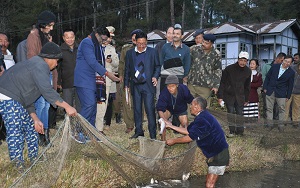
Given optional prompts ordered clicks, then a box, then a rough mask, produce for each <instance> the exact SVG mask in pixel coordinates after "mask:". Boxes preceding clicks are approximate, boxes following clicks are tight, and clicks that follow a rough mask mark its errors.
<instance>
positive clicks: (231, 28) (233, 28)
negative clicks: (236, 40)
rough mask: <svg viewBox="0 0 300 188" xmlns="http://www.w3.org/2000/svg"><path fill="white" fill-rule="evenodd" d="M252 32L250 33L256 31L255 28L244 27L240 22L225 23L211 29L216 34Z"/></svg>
mask: <svg viewBox="0 0 300 188" xmlns="http://www.w3.org/2000/svg"><path fill="white" fill-rule="evenodd" d="M245 31H246V32H250V33H255V32H254V31H253V30H251V29H249V28H247V27H244V26H243V25H240V24H235V23H225V24H223V25H221V26H217V27H215V28H213V29H211V30H210V33H214V34H224V33H237V32H245Z"/></svg>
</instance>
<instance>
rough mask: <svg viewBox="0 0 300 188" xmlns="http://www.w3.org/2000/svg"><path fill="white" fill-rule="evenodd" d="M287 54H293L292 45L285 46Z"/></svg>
mask: <svg viewBox="0 0 300 188" xmlns="http://www.w3.org/2000/svg"><path fill="white" fill-rule="evenodd" d="M287 55H293V48H292V47H288V48H287Z"/></svg>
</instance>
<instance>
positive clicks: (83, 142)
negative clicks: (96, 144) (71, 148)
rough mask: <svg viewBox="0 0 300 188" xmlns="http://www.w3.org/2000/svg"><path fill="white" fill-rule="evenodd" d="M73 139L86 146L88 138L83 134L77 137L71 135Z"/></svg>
mask: <svg viewBox="0 0 300 188" xmlns="http://www.w3.org/2000/svg"><path fill="white" fill-rule="evenodd" d="M71 137H72V138H73V139H74V140H75V141H76V142H78V143H79V144H85V143H86V138H85V136H84V135H83V133H81V132H80V133H78V134H77V135H75V136H74V137H73V136H72V135H71Z"/></svg>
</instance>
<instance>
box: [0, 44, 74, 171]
mask: <svg viewBox="0 0 300 188" xmlns="http://www.w3.org/2000/svg"><path fill="white" fill-rule="evenodd" d="M60 58H62V53H61V50H60V48H59V47H58V45H56V44H55V43H53V42H48V43H46V44H45V45H44V46H43V48H42V50H41V52H40V54H39V55H38V56H34V57H32V58H30V59H29V60H26V61H23V62H19V63H17V64H16V65H15V66H13V67H12V68H10V69H9V70H7V71H5V73H4V74H3V75H2V76H1V77H0V113H1V115H2V117H3V119H4V124H5V128H6V130H7V139H6V140H7V144H8V150H9V156H10V160H11V161H13V162H14V163H16V165H17V167H18V168H19V169H20V170H21V171H22V170H24V168H23V167H24V158H23V150H24V139H26V142H27V148H28V158H29V159H30V162H33V161H34V160H35V159H36V157H37V155H38V133H41V134H44V129H43V123H42V122H41V121H40V120H39V118H38V117H37V115H36V112H35V109H34V102H35V101H36V100H37V99H38V98H39V97H40V96H41V95H42V96H43V97H44V98H45V99H46V100H47V101H48V102H50V103H51V104H52V105H53V106H56V105H57V106H60V107H62V108H64V109H65V110H66V112H67V114H68V115H71V116H74V115H76V114H77V112H76V110H75V109H74V108H73V107H71V106H70V105H68V104H67V103H66V102H64V101H63V99H61V98H60V96H59V94H58V93H57V92H56V91H55V90H54V89H53V87H52V86H51V83H50V79H49V78H50V70H52V69H54V68H55V67H56V66H57V61H58V60H59V59H60Z"/></svg>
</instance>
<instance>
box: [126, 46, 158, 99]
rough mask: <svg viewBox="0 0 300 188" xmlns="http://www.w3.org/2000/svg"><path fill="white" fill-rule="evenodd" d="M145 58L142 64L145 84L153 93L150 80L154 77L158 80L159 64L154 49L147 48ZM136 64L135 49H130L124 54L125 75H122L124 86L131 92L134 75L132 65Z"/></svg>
mask: <svg viewBox="0 0 300 188" xmlns="http://www.w3.org/2000/svg"><path fill="white" fill-rule="evenodd" d="M145 53H146V57H145V62H144V71H145V74H146V83H147V85H148V87H149V92H151V93H155V87H154V86H153V83H152V78H153V77H155V78H156V79H158V77H159V75H160V69H161V66H160V63H159V58H158V53H157V51H156V50H155V49H154V48H150V47H147V49H146V52H145ZM135 62H136V51H135V48H133V49H130V50H128V51H127V53H126V61H125V75H124V86H125V87H130V90H131V91H133V86H134V84H135V83H134V82H133V78H134V74H135V69H134V65H135Z"/></svg>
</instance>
